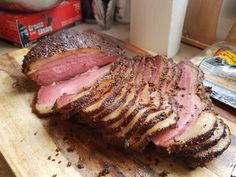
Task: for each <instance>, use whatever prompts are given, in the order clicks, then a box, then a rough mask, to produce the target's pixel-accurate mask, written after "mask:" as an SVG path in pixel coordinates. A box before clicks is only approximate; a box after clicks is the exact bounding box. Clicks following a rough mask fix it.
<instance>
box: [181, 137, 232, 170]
mask: <svg viewBox="0 0 236 177" xmlns="http://www.w3.org/2000/svg"><path fill="white" fill-rule="evenodd" d="M230 143H231V142H230V141H229V142H228V143H227V145H226V146H225V147H224V148H223V149H221V150H220V151H217V152H214V153H211V154H208V155H206V156H205V157H199V158H196V157H191V156H189V157H186V156H185V157H180V159H182V160H184V162H185V163H186V165H187V166H188V167H189V168H192V169H194V168H197V167H198V166H201V167H204V166H205V164H206V163H207V162H209V161H211V160H212V159H214V158H216V157H217V156H219V155H221V154H222V153H223V152H224V151H225V150H226V149H227V148H228V147H229V145H230Z"/></svg>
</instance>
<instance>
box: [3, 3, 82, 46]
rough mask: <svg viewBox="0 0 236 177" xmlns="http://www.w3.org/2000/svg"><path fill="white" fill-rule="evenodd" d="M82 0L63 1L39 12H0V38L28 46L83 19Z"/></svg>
mask: <svg viewBox="0 0 236 177" xmlns="http://www.w3.org/2000/svg"><path fill="white" fill-rule="evenodd" d="M80 7H81V6H80V0H67V1H63V2H62V3H61V4H59V5H58V6H57V7H55V8H53V9H50V10H46V11H42V12H37V13H27V14H23V13H22V14H21V13H12V12H5V11H2V12H0V24H1V25H0V38H2V39H5V40H7V41H10V42H12V43H14V44H15V45H17V46H21V47H26V46H29V45H31V44H33V43H35V42H37V40H38V39H39V38H41V37H42V36H45V35H46V34H49V33H52V32H54V31H57V30H59V29H61V28H64V27H66V26H69V25H72V24H74V23H75V22H78V21H80V20H81V8H80Z"/></svg>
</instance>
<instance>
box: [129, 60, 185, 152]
mask: <svg viewBox="0 0 236 177" xmlns="http://www.w3.org/2000/svg"><path fill="white" fill-rule="evenodd" d="M180 75H181V72H180V70H179V68H178V67H177V66H176V65H175V64H174V62H173V60H172V59H168V72H167V74H166V75H165V80H164V82H162V83H161V84H160V87H159V89H158V91H159V93H160V95H161V96H160V99H161V100H162V101H161V105H160V107H159V109H158V111H156V112H154V113H152V114H150V115H149V116H147V117H146V118H145V119H144V121H143V122H142V123H141V125H139V128H138V130H137V132H136V133H135V135H134V136H133V137H132V138H131V139H130V140H129V144H131V145H132V146H133V148H135V149H140V150H142V149H144V148H145V146H146V145H147V144H148V143H149V142H150V141H151V138H152V137H153V136H155V135H157V134H158V133H160V132H162V131H163V130H165V129H167V128H170V127H174V126H175V124H176V122H177V120H178V115H177V111H176V103H175V100H174V99H173V98H172V96H173V94H174V93H173V90H174V89H175V87H176V85H177V82H178V81H179V79H180Z"/></svg>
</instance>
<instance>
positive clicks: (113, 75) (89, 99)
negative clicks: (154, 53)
mask: <svg viewBox="0 0 236 177" xmlns="http://www.w3.org/2000/svg"><path fill="white" fill-rule="evenodd" d="M129 63H130V61H129V59H124V60H122V61H118V62H115V63H114V64H113V67H112V70H111V71H110V73H109V74H107V75H106V76H105V77H103V78H102V79H100V80H98V81H97V82H96V83H95V84H93V85H92V86H91V87H90V88H89V89H87V90H85V91H81V92H78V93H76V94H67V95H63V96H61V97H60V98H59V99H57V101H56V104H55V109H56V110H57V111H58V112H59V113H61V114H62V115H63V116H64V117H70V116H72V115H74V114H77V113H78V112H79V111H81V109H83V108H84V107H86V106H88V105H91V104H92V103H94V102H96V101H98V100H99V99H100V98H101V97H102V96H103V95H104V94H106V93H108V92H110V91H111V89H112V88H113V87H114V86H116V85H118V84H119V82H120V81H121V80H123V78H124V77H125V75H122V74H121V73H124V72H125V71H126V69H127V66H128V65H129Z"/></svg>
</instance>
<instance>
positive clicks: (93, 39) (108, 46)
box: [22, 30, 125, 74]
mask: <svg viewBox="0 0 236 177" xmlns="http://www.w3.org/2000/svg"><path fill="white" fill-rule="evenodd" d="M80 48H94V49H99V50H101V51H102V52H103V53H104V54H106V55H118V56H124V54H125V53H124V51H123V50H122V49H121V47H120V46H119V45H117V44H115V43H114V42H111V41H109V39H105V37H103V36H102V35H99V34H97V33H95V32H91V31H90V32H82V33H77V32H75V31H72V30H61V31H58V32H56V33H54V34H52V35H49V36H46V37H44V38H43V39H42V40H40V41H39V42H38V44H37V45H36V46H34V47H33V48H31V49H30V51H29V52H28V53H27V54H26V55H25V56H24V60H23V64H22V71H23V73H25V74H26V73H27V71H28V69H29V66H30V64H31V63H33V62H36V61H37V60H41V59H44V58H47V57H50V56H53V55H55V54H61V53H63V52H65V51H70V50H75V49H80Z"/></svg>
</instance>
